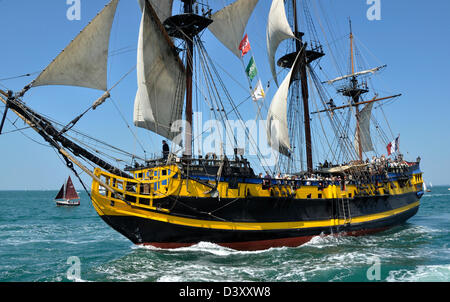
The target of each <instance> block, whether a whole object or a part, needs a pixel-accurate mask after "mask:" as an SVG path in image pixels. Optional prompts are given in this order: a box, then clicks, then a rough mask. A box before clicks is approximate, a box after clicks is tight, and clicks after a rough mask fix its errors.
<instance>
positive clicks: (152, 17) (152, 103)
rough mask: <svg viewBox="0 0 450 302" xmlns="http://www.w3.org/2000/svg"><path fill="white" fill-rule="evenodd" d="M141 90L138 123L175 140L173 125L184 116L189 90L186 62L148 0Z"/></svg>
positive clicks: (141, 53)
mask: <svg viewBox="0 0 450 302" xmlns="http://www.w3.org/2000/svg"><path fill="white" fill-rule="evenodd" d="M137 78H138V91H137V94H136V99H135V103H134V117H133V119H134V124H135V125H136V126H137V127H141V128H145V129H148V130H151V131H153V132H155V133H157V134H159V135H161V136H164V137H166V138H168V139H170V140H172V139H173V138H174V137H175V136H176V135H177V134H178V133H176V132H172V131H171V128H172V124H173V123H174V122H175V121H179V120H181V118H182V112H183V101H184V94H185V90H186V75H185V69H184V65H183V63H182V62H181V60H180V58H179V56H178V54H177V53H176V51H175V46H174V45H173V43H172V40H171V39H170V37H169V36H168V35H167V32H166V31H165V29H164V27H163V25H162V24H161V21H160V20H159V18H158V16H157V15H156V12H155V10H154V9H153V7H152V6H151V4H150V3H149V2H148V1H147V2H146V6H145V8H144V12H143V15H142V20H141V27H140V33H139V44H138V57H137Z"/></svg>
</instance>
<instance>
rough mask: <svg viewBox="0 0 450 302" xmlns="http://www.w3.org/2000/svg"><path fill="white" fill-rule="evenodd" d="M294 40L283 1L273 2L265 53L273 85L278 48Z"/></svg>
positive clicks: (276, 0) (276, 81) (275, 76)
mask: <svg viewBox="0 0 450 302" xmlns="http://www.w3.org/2000/svg"><path fill="white" fill-rule="evenodd" d="M290 38H295V35H294V33H293V32H292V29H291V26H290V25H289V22H288V20H287V17H286V8H285V6H284V0H274V1H273V2H272V6H271V8H270V13H269V20H268V22H267V52H268V56H269V63H270V70H271V71H272V76H273V79H274V81H275V83H276V84H277V85H278V79H277V72H276V67H275V53H276V52H277V49H278V46H279V45H280V44H281V42H283V41H284V40H286V39H290Z"/></svg>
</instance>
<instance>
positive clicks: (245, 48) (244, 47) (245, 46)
mask: <svg viewBox="0 0 450 302" xmlns="http://www.w3.org/2000/svg"><path fill="white" fill-rule="evenodd" d="M250 49H252V48H251V47H250V41H249V40H248V35H247V34H245V37H244V39H243V40H242V41H241V44H239V50H240V51H241V56H245V55H246V54H247V53H248V52H249V51H250Z"/></svg>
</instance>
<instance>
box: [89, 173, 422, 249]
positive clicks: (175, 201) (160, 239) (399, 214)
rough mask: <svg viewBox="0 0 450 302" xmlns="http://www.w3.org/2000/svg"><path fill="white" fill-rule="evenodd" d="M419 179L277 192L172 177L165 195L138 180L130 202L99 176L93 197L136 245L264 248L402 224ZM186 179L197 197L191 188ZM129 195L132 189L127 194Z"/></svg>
mask: <svg viewBox="0 0 450 302" xmlns="http://www.w3.org/2000/svg"><path fill="white" fill-rule="evenodd" d="M174 170H176V168H174V167H172V171H174ZM97 173H101V172H100V171H97ZM169 174H170V173H168V177H169ZM109 176H111V175H109ZM172 176H173V174H172ZM159 180H160V182H161V179H159ZM417 181H420V177H419V174H417V175H416V176H414V175H412V176H411V179H410V180H409V182H408V183H407V184H406V185H403V184H399V183H398V182H395V181H393V182H392V185H388V186H386V187H384V190H383V188H381V187H375V186H374V187H373V188H372V189H373V190H372V191H371V190H370V188H369V190H368V191H367V192H365V194H358V192H357V191H358V189H357V188H356V187H352V186H347V187H346V188H342V187H340V186H336V185H330V186H328V187H325V188H317V187H313V186H308V187H306V186H305V187H299V188H296V189H295V190H293V189H292V188H288V186H285V187H284V188H283V185H281V186H278V187H277V190H279V191H280V192H279V194H274V193H273V192H270V191H269V192H266V191H264V190H262V185H261V184H260V183H258V182H256V183H240V184H239V185H238V191H239V192H234V193H235V194H237V195H233V192H231V189H229V188H228V187H227V190H224V187H221V186H220V185H219V186H218V193H219V194H218V196H214V197H212V196H208V195H209V194H210V192H208V191H211V190H205V188H204V187H203V185H202V184H199V183H195V182H190V181H189V180H187V179H181V177H180V178H175V179H171V183H168V182H165V184H166V185H167V187H166V188H163V191H165V192H166V193H165V194H160V193H161V188H158V186H157V185H155V186H154V189H155V191H153V193H152V192H149V191H148V190H145V194H144V195H142V193H143V192H144V190H142V188H143V187H142V186H137V188H138V190H137V191H138V192H136V196H134V197H132V198H128V199H126V200H128V202H124V201H121V200H119V199H115V198H112V197H111V195H110V194H107V195H106V196H104V195H101V194H99V193H98V192H96V190H95V188H96V187H98V184H95V182H94V185H93V191H92V199H93V204H94V207H95V209H96V210H97V212H98V213H99V215H100V216H101V218H102V219H103V220H104V221H105V222H106V223H107V224H108V225H110V226H111V227H112V228H113V229H115V230H116V231H118V232H119V233H121V234H122V235H124V236H125V237H127V238H128V239H129V240H131V241H132V242H133V243H135V244H142V245H152V246H156V247H160V248H177V247H185V246H190V245H193V244H196V243H198V242H202V241H206V242H212V243H216V244H218V245H221V246H225V247H230V248H233V249H238V250H260V249H267V248H270V247H281V246H290V247H294V246H299V245H301V244H303V243H305V242H308V241H309V240H310V239H311V238H312V237H314V236H319V235H329V234H337V233H341V234H346V235H352V236H358V235H364V234H369V233H375V232H379V231H382V230H386V229H389V228H391V227H393V226H396V225H400V224H402V223H404V222H405V221H407V220H408V219H409V218H411V217H412V216H414V215H415V214H416V213H417V211H418V209H419V206H420V201H419V200H420V197H421V190H419V185H420V186H421V184H419V183H418V182H417ZM177 182H178V183H177ZM141 184H142V181H141ZM153 184H154V183H152V187H153ZM222 185H223V186H226V184H225V183H223V184H222ZM172 186H173V187H172ZM185 186H186V187H187V189H186V190H187V191H190V194H191V195H192V194H193V192H196V193H198V194H196V195H197V196H195V197H194V196H189V194H186V192H184V187H185ZM240 186H242V187H240ZM283 190H285V193H286V194H282V192H283ZM286 191H287V192H286ZM300 191H304V192H300ZM314 192H316V195H315V196H314ZM319 192H320V193H319ZM126 193H128V194H126ZM169 193H170V194H169ZM129 194H131V193H130V192H126V191H125V190H124V194H123V196H125V197H126V196H127V195H129ZM302 194H306V195H305V197H302V196H301V195H302ZM152 195H153V197H154V198H147V197H149V196H150V197H151V196H152ZM227 195H229V196H228V197H227ZM274 195H278V196H274ZM143 196H145V197H146V198H144V197H143ZM319 196H320V197H321V198H317V197H319ZM313 197H316V198H313ZM141 198H142V201H143V202H141Z"/></svg>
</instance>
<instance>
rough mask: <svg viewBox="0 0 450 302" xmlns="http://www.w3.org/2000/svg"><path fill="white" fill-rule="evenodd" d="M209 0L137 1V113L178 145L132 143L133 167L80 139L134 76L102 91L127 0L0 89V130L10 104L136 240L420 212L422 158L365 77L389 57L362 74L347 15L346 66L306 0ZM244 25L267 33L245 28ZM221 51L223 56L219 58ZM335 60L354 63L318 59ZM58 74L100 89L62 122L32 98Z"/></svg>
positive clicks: (251, 238) (271, 235) (274, 240)
mask: <svg viewBox="0 0 450 302" xmlns="http://www.w3.org/2000/svg"><path fill="white" fill-rule="evenodd" d="M209 2H211V1H208V0H203V1H200V0H181V1H178V0H177V1H174V0H139V1H138V4H139V7H140V10H141V13H142V18H141V23H140V30H139V37H138V40H137V63H136V67H135V70H136V72H137V91H128V92H127V94H128V95H129V96H130V100H132V99H134V114H133V119H132V121H133V123H134V125H135V126H136V127H138V128H139V129H140V128H143V129H146V130H148V131H150V132H151V133H153V134H152V135H154V137H156V138H158V139H160V140H164V141H167V142H169V143H170V148H169V149H170V151H168V150H169V149H167V148H165V149H164V151H163V152H160V153H159V154H158V155H159V156H157V157H155V158H150V159H149V158H147V156H142V155H139V154H133V153H127V152H125V151H124V152H122V153H121V154H122V155H123V156H126V157H128V162H125V163H123V161H115V160H114V159H115V155H112V156H107V155H106V153H104V152H99V149H100V148H102V147H104V149H105V150H109V151H111V152H116V151H117V152H118V150H119V148H116V147H114V142H112V141H108V142H104V141H102V140H95V141H94V139H93V138H92V135H95V133H94V132H95V130H92V132H91V133H89V135H86V137H89V140H87V141H88V142H92V144H89V143H86V141H84V140H80V139H74V137H75V135H74V133H76V135H77V136H83V135H84V134H82V133H80V132H79V131H77V130H76V125H77V123H78V122H79V121H80V120H82V119H87V118H89V116H90V117H91V118H92V116H93V115H94V114H101V111H95V112H93V111H94V110H96V109H97V108H98V107H100V106H107V104H108V103H109V102H110V101H109V99H110V98H111V96H112V95H114V93H115V91H116V89H120V82H121V80H122V79H123V78H126V77H127V76H129V75H130V74H131V72H128V73H126V74H124V75H123V78H122V79H121V80H119V82H117V83H116V84H114V85H112V86H111V87H108V85H107V83H108V82H107V73H108V58H109V57H110V53H111V52H110V50H109V44H110V36H111V29H112V24H113V22H114V19H115V16H116V13H117V10H118V9H120V6H119V7H118V4H119V0H112V1H110V2H109V4H107V5H106V6H105V7H104V9H103V10H101V11H100V12H99V13H98V15H97V16H96V17H95V18H94V19H93V20H92V21H91V22H90V23H89V24H88V25H87V26H86V27H85V28H84V29H83V30H82V31H81V32H80V33H79V35H78V36H76V37H75V39H74V40H73V41H72V42H71V43H70V44H69V45H68V46H67V48H66V49H65V50H64V51H63V52H62V53H60V55H58V56H57V57H56V59H54V60H53V61H52V62H51V64H50V65H49V66H48V67H47V68H45V69H44V70H43V71H42V72H41V73H40V74H39V76H38V77H37V78H36V79H35V80H34V81H32V82H31V83H30V84H29V85H26V86H25V87H24V88H23V89H22V90H20V91H17V92H14V91H3V90H2V91H0V93H1V94H0V99H1V101H2V102H3V103H4V104H5V106H6V107H5V108H6V109H5V111H4V114H3V118H2V123H1V125H0V133H1V130H2V128H3V127H4V124H5V119H6V116H7V114H9V113H8V112H13V113H14V114H16V115H17V116H18V117H19V118H20V119H22V120H23V121H24V122H25V123H27V125H28V126H29V127H30V128H32V129H34V130H35V131H36V132H37V133H38V134H39V135H40V136H42V138H43V139H44V140H45V142H46V143H48V144H49V145H50V146H51V147H53V148H54V149H55V150H56V151H57V153H58V154H59V156H60V157H61V158H63V159H64V161H65V163H66V164H67V167H68V168H69V169H71V170H72V172H73V174H74V175H75V176H76V177H77V178H78V179H79V180H80V181H81V182H82V179H81V177H80V174H81V173H84V174H87V175H89V176H90V177H91V178H92V184H91V188H90V190H88V189H87V186H85V189H86V191H88V193H89V195H90V198H91V201H92V204H93V206H94V208H95V210H96V211H97V213H98V215H99V216H100V217H101V218H102V219H103V220H104V222H105V223H107V224H108V225H109V226H110V227H112V228H113V229H114V230H116V231H117V232H119V233H120V234H122V235H123V236H125V237H126V238H128V239H129V240H131V241H132V242H133V243H134V244H137V245H151V246H155V247H159V248H178V247H185V246H190V245H194V244H196V243H199V242H203V241H206V242H212V243H215V244H218V245H221V246H225V247H229V248H232V249H237V250H260V249H267V248H271V247H283V246H288V247H296V246H300V245H302V244H304V243H306V242H308V241H309V240H311V238H313V237H315V236H320V235H333V234H340V235H349V236H359V235H365V234H371V233H376V232H380V231H384V230H387V229H389V228H392V227H394V226H397V225H400V224H402V223H404V222H406V221H407V220H408V219H409V218H411V217H412V216H414V215H415V214H416V213H417V211H418V209H419V206H420V198H421V197H422V195H423V187H422V185H423V180H422V172H421V170H420V167H419V161H420V160H419V158H418V159H417V160H411V161H408V160H406V159H404V158H403V156H402V154H401V153H400V148H399V145H400V144H399V136H397V135H394V134H393V133H392V131H390V132H389V133H386V132H384V131H383V130H382V127H381V122H379V121H377V120H376V118H375V115H374V114H373V112H374V110H375V109H377V108H382V105H383V104H384V102H386V101H388V102H389V101H392V100H396V99H398V98H399V96H400V95H393V96H389V95H379V94H378V93H376V90H373V88H371V85H370V83H371V81H370V78H371V77H372V76H373V75H374V74H377V73H379V72H380V71H381V70H382V69H384V68H385V67H386V66H385V65H383V66H380V67H373V66H371V67H369V68H364V69H363V68H362V64H360V63H358V56H359V51H357V49H356V46H355V44H356V43H355V38H354V35H353V29H352V26H351V22H349V25H350V26H349V34H348V35H346V37H345V40H346V41H348V43H347V42H346V43H345V45H346V47H345V48H346V49H345V53H346V56H345V59H343V58H341V59H342V60H341V61H339V60H338V58H339V56H337V55H335V54H333V51H334V50H333V49H334V48H336V47H335V44H332V43H329V41H326V42H327V43H326V47H325V46H323V45H322V44H321V42H320V41H319V40H320V38H319V35H318V30H317V29H316V25H315V22H316V21H317V20H315V18H313V17H312V15H313V14H312V12H311V3H309V1H297V0H287V1H284V0H273V1H258V0H237V1H222V2H221V3H225V2H227V3H226V5H224V6H223V7H217V5H218V3H216V1H212V3H211V5H210V4H209ZM122 4H123V5H125V3H122ZM128 4H129V3H128V2H127V5H128ZM257 7H260V8H265V7H267V9H266V10H264V9H260V10H261V11H266V12H267V14H266V15H262V14H258V16H257V18H258V20H261V19H264V20H265V21H261V23H257V22H253V23H252V22H249V20H250V19H251V18H256V16H253V15H254V10H255V8H257ZM136 9H139V8H138V7H137V6H136ZM252 16H253V17H252ZM261 24H264V26H261ZM250 27H256V29H255V30H254V31H252V32H258V33H259V34H257V35H255V37H253V36H252V35H249V34H248V30H249V28H250ZM208 35H209V36H210V37H211V38H210V39H209V38H208V39H207V38H206V37H207V36H208ZM262 37H265V38H266V39H265V41H259V40H261V39H260V38H262ZM325 37H331V36H330V35H329V36H325ZM211 39H215V40H214V43H215V44H214V43H212V42H211ZM209 43H211V44H213V45H214V46H210V45H209ZM333 45H334V46H333ZM219 47H222V48H223V49H220V52H221V53H225V54H226V55H227V56H228V57H225V56H224V57H222V58H220V60H218V59H217V58H215V57H214V55H215V52H216V51H217V52H218V51H219V50H218V48H219ZM256 48H259V49H263V50H264V51H267V54H265V57H266V59H265V62H262V60H258V62H256V60H255V57H257V56H256ZM264 48H265V49H264ZM341 51H342V50H341ZM327 52H328V55H327ZM258 54H259V53H258ZM330 54H331V55H330ZM327 58H328V59H329V60H330V61H331V62H335V63H336V65H340V66H342V64H344V63H346V62H348V63H349V64H347V65H349V67H348V68H347V70H345V71H344V70H343V69H340V70H339V69H338V68H336V69H338V70H332V69H331V68H329V69H327V70H324V68H323V67H322V66H326V64H323V62H324V61H325V60H327ZM232 61H236V62H239V61H240V64H241V65H242V66H241V67H242V76H243V77H244V78H245V79H246V82H245V84H242V81H236V80H235V77H233V76H234V75H233V74H232V73H233V72H232V71H228V70H227V64H228V62H230V63H229V64H230V65H231V62H232ZM257 63H258V64H260V65H257ZM261 66H264V68H260V67H261ZM131 70H132V71H134V69H131ZM258 70H267V71H268V72H266V74H263V73H262V72H258ZM329 75H334V76H329ZM241 78H242V77H241ZM266 83H269V84H270V85H267V84H266ZM50 85H65V86H76V87H84V88H91V89H96V90H100V91H103V92H102V94H99V95H98V99H97V100H96V101H95V102H93V104H92V105H91V106H90V107H89V108H87V109H86V110H85V111H83V113H82V114H80V115H75V114H74V118H73V119H72V120H71V121H70V122H65V123H61V122H56V121H55V120H53V119H51V118H49V117H48V116H46V115H44V114H42V113H38V112H37V111H35V110H33V109H32V108H31V107H30V106H29V105H28V104H27V102H26V97H27V93H28V92H29V91H30V90H33V89H34V88H35V87H39V86H50ZM236 86H240V89H241V90H244V91H245V94H246V98H245V99H244V100H241V99H238V98H237V97H234V94H235V91H236ZM242 86H243V88H242ZM48 89H49V88H48ZM370 93H374V94H373V96H370V97H369V94H370ZM245 102H247V103H246V104H247V106H246V107H243V106H242V103H245ZM131 103H132V102H130V104H131ZM253 107H254V111H255V113H254V114H255V116H256V118H255V120H254V124H253V125H254V126H255V127H249V126H248V125H249V123H247V122H245V121H244V113H246V112H244V111H248V110H249V109H248V108H253ZM243 108H246V109H243ZM201 109H205V110H204V111H206V113H205V115H206V114H209V116H212V117H213V119H212V120H213V123H211V125H210V128H208V126H204V125H203V127H202V126H201V125H200V127H198V125H197V124H196V119H197V117H198V116H196V114H195V113H194V110H195V112H199V111H201ZM88 112H90V115H87V113H88ZM125 119H127V118H125ZM128 120H131V117H130V118H129V119H128ZM110 122H111V123H114V121H113V120H111V121H110ZM231 122H234V125H230V124H231ZM259 125H263V126H262V127H259V129H258V130H259V131H256V132H255V131H254V130H255V128H258V126H259ZM213 127H216V129H220V131H219V133H222V132H221V131H223V133H222V135H218V136H219V137H220V139H221V140H219V141H215V143H214V149H213V151H211V150H207V151H209V152H205V151H203V150H202V149H201V148H199V147H198V141H202V140H204V139H205V136H207V135H208V133H210V132H211V131H212V130H211V129H212V128H213ZM255 133H256V134H255ZM375 134H376V135H378V137H377V140H375V139H374V137H375ZM224 137H225V138H224ZM209 138H210V137H208V139H209ZM379 146H381V148H380V147H379ZM154 148H157V149H158V150H160V148H161V145H160V144H157V145H156V146H154ZM102 150H103V149H102ZM267 150H269V151H270V152H267ZM146 154H147V153H146ZM82 184H83V185H84V183H83V182H82Z"/></svg>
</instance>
